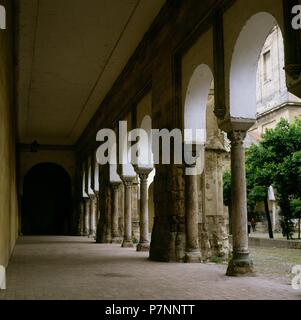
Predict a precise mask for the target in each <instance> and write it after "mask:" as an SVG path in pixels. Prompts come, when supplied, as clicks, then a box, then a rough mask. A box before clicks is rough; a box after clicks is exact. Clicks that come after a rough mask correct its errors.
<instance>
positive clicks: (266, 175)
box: [224, 119, 301, 238]
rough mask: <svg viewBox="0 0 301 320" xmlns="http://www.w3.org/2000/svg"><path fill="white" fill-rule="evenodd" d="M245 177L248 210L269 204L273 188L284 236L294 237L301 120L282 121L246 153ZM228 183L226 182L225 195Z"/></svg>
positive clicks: (299, 196)
mask: <svg viewBox="0 0 301 320" xmlns="http://www.w3.org/2000/svg"><path fill="white" fill-rule="evenodd" d="M246 176H247V195H248V210H249V211H253V210H254V208H255V205H256V203H257V202H258V201H267V197H268V188H269V187H270V186H271V185H273V187H274V188H275V189H276V191H277V194H276V195H277V200H278V203H279V206H280V208H281V226H282V231H283V234H284V235H285V236H287V238H291V236H292V232H293V223H292V219H294V218H295V217H296V213H298V212H300V211H299V210H300V209H299V208H300V206H299V205H296V204H297V203H299V202H296V200H295V199H301V119H297V120H296V121H295V122H293V123H292V124H289V122H288V121H287V120H285V119H281V121H280V122H279V123H278V124H277V126H276V128H275V129H270V130H267V131H266V133H265V134H264V135H263V136H262V141H261V142H260V143H259V144H258V145H252V146H251V147H250V148H249V149H248V150H247V152H246ZM226 178H227V179H228V180H229V177H228V176H226ZM228 180H226V182H225V183H224V192H225V194H226V195H228V194H229V190H228V188H229V186H228V183H229V182H228ZM293 200H294V201H293ZM292 201H293V202H292Z"/></svg>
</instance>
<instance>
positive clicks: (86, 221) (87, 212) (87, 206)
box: [84, 198, 90, 236]
mask: <svg viewBox="0 0 301 320" xmlns="http://www.w3.org/2000/svg"><path fill="white" fill-rule="evenodd" d="M89 232H90V198H85V219H84V236H89Z"/></svg>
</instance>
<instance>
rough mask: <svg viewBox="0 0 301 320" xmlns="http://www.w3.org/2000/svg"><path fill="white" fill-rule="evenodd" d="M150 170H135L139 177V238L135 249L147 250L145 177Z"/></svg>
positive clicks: (146, 193)
mask: <svg viewBox="0 0 301 320" xmlns="http://www.w3.org/2000/svg"><path fill="white" fill-rule="evenodd" d="M152 170H153V169H144V170H143V169H137V170H136V172H137V173H138V174H139V178H140V240H139V244H138V246H137V251H149V234H148V189H147V179H148V175H149V174H150V172H151V171H152Z"/></svg>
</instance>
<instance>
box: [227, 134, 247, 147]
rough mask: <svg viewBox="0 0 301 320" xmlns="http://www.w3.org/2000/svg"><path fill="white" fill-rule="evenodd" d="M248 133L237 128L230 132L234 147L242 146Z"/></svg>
mask: <svg viewBox="0 0 301 320" xmlns="http://www.w3.org/2000/svg"><path fill="white" fill-rule="evenodd" d="M246 135H247V132H246V131H240V130H235V131H231V132H229V133H228V138H229V139H230V141H231V146H232V147H240V146H241V147H242V146H243V143H244V140H245V137H246Z"/></svg>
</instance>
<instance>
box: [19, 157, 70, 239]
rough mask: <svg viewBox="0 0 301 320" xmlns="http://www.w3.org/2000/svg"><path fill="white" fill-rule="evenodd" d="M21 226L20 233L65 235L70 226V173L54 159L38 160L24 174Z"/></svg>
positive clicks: (68, 232) (68, 231)
mask: <svg viewBox="0 0 301 320" xmlns="http://www.w3.org/2000/svg"><path fill="white" fill-rule="evenodd" d="M21 207H22V210H21V217H22V218H21V229H22V233H23V234H24V235H68V234H70V233H71V227H72V209H73V206H72V186H71V178H70V175H69V174H68V173H67V172H66V170H65V169H64V168H62V167H61V166H59V165H58V164H55V163H47V162H45V163H39V164H37V165H35V166H34V167H32V168H31V169H30V170H29V171H28V173H27V174H26V175H25V177H24V182H23V197H22V206H21Z"/></svg>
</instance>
